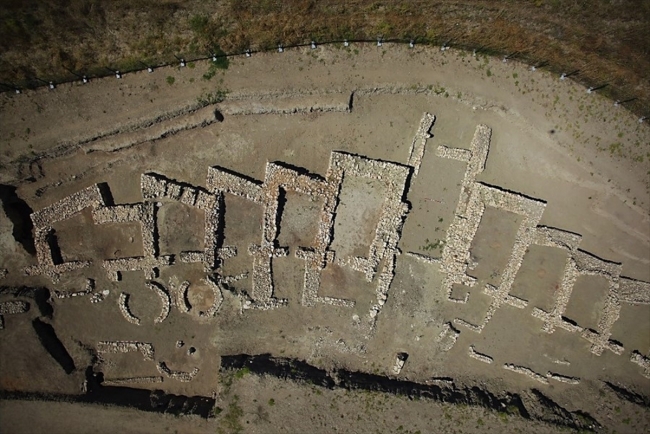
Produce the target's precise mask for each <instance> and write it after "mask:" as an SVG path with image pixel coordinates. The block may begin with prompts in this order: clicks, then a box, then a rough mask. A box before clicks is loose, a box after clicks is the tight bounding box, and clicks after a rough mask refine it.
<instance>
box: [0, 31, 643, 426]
mask: <svg viewBox="0 0 650 434" xmlns="http://www.w3.org/2000/svg"><path fill="white" fill-rule="evenodd" d="M506 60H507V59H505V58H504V59H501V58H496V57H489V56H485V55H481V54H476V52H475V53H472V52H471V51H463V50H457V49H453V48H452V49H445V50H441V49H440V47H432V46H418V45H415V46H411V47H409V46H408V45H407V44H401V45H399V44H390V43H384V44H381V43H377V44H375V43H367V44H361V43H358V44H348V43H347V42H346V44H345V45H343V44H338V45H337V46H335V45H318V46H316V45H313V46H311V47H310V46H305V47H299V48H294V49H291V50H289V49H287V50H285V51H284V52H282V53H279V52H277V51H276V52H268V53H253V54H252V55H251V54H250V53H247V54H246V55H240V56H232V57H230V59H229V62H230V63H229V66H228V68H227V69H222V70H218V71H217V72H216V73H215V72H214V70H212V72H213V75H214V78H213V79H211V80H210V79H206V78H205V74H206V71H208V70H210V68H211V63H212V62H211V61H210V60H205V61H197V62H194V63H192V64H191V65H180V66H179V65H172V66H167V67H164V68H158V69H156V70H155V71H153V72H148V71H147V70H143V71H140V72H132V73H128V74H123V75H121V77H119V78H116V77H114V76H110V77H105V78H97V79H93V80H90V81H89V82H85V81H84V82H81V81H78V82H74V83H66V84H61V85H58V86H57V87H56V89H49V88H48V87H47V86H44V87H41V88H38V89H36V90H29V91H24V92H21V93H20V94H18V93H14V92H5V93H3V94H0V132H1V139H0V140H1V141H2V145H1V150H2V153H1V155H0V165H1V166H0V167H1V169H0V184H1V186H0V193H1V197H0V199H1V201H2V207H1V211H0V271H1V272H0V431H2V432H8V433H9V432H15V433H18V432H50V433H58V432H61V433H64V432H66V433H77V432H79V433H82V432H107V433H108V432H119V431H120V430H121V431H123V432H142V433H145V432H146V433H158V432H179V433H182V432H197V433H203V432H206V433H207V432H210V433H283V432H284V433H298V432H304V433H332V432H343V433H410V434H415V433H420V434H424V433H435V432H439V433H445V432H446V433H483V432H493V433H511V432H513V433H514V432H521V433H528V432H535V433H537V432H540V433H547V432H548V433H555V432H606V433H614V432H616V433H626V432H629V433H641V432H648V431H650V217H649V216H650V212H649V211H650V172H648V164H647V161H648V159H649V158H650V148H649V146H650V126H649V125H648V123H647V122H643V121H642V120H640V119H639V117H638V115H635V114H634V113H632V112H631V111H628V110H627V109H626V108H624V107H621V106H618V105H614V104H613V101H612V100H611V99H609V98H607V97H605V96H603V95H601V94H599V93H598V92H592V91H591V89H587V88H586V87H584V86H583V85H581V84H579V83H577V82H575V81H573V80H570V79H564V77H562V78H563V79H560V77H559V76H558V75H557V74H554V73H552V72H549V71H542V70H536V69H535V68H531V67H530V66H529V65H527V64H525V63H520V62H517V61H514V60H508V61H506ZM183 63H184V61H183ZM215 74H216V75H215ZM170 77H171V79H170ZM210 78H212V77H210Z"/></svg>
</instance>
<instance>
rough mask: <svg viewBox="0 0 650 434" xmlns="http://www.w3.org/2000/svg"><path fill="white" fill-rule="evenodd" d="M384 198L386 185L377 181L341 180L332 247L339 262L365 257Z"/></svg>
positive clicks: (363, 179)
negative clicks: (350, 258)
mask: <svg viewBox="0 0 650 434" xmlns="http://www.w3.org/2000/svg"><path fill="white" fill-rule="evenodd" d="M386 196H387V191H386V186H385V184H383V183H382V182H380V181H378V180H375V179H371V178H366V177H359V176H345V177H344V178H343V183H342V185H341V191H340V194H339V203H338V206H337V208H336V217H335V219H334V238H333V241H332V245H331V249H332V250H334V251H336V256H337V258H338V259H344V258H347V257H351V256H359V257H367V256H368V251H369V248H370V245H371V244H372V241H373V239H374V237H375V228H376V227H377V224H378V223H379V219H380V216H381V208H382V205H383V203H384V198H385V197H386Z"/></svg>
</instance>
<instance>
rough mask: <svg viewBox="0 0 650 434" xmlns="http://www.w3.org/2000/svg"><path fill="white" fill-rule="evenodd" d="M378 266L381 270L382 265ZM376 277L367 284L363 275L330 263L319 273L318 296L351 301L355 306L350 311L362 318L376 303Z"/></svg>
mask: <svg viewBox="0 0 650 434" xmlns="http://www.w3.org/2000/svg"><path fill="white" fill-rule="evenodd" d="M379 266H380V269H381V267H383V264H382V263H380V264H379ZM377 277H378V276H375V279H374V281H373V282H368V281H366V279H365V278H364V275H363V273H359V272H357V271H355V270H353V269H351V268H350V267H344V266H340V265H337V264H335V263H331V264H328V265H327V266H326V267H325V268H324V269H323V271H322V272H321V286H320V289H319V291H318V295H319V296H321V297H334V298H343V299H346V300H352V301H354V302H355V306H354V307H353V308H352V309H351V310H352V311H354V313H357V314H358V315H360V316H362V315H365V314H366V313H367V312H368V309H369V308H370V303H372V302H376V301H377V296H376V294H375V288H376V287H377Z"/></svg>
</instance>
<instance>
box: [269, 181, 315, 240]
mask: <svg viewBox="0 0 650 434" xmlns="http://www.w3.org/2000/svg"><path fill="white" fill-rule="evenodd" d="M283 197H284V201H283V202H282V217H281V220H280V227H279V229H280V232H279V234H278V238H277V239H278V244H279V245H280V246H289V247H290V248H291V249H295V248H296V247H311V246H312V245H313V243H314V239H315V238H316V235H317V233H318V222H319V220H320V210H321V209H322V208H323V202H324V199H322V198H317V197H312V196H308V195H306V194H301V193H295V192H292V191H287V192H285V193H284V195H283Z"/></svg>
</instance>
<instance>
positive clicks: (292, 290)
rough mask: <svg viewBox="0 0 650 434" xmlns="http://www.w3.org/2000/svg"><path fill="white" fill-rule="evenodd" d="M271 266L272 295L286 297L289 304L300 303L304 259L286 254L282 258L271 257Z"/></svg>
mask: <svg viewBox="0 0 650 434" xmlns="http://www.w3.org/2000/svg"><path fill="white" fill-rule="evenodd" d="M271 267H272V268H273V296H274V297H276V298H280V299H287V300H288V302H289V304H293V303H295V304H298V305H300V299H301V294H302V287H303V281H304V276H305V261H303V260H302V259H299V258H296V257H295V256H293V255H287V256H285V257H282V258H273V262H272V263H271ZM249 285H250V284H249Z"/></svg>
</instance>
